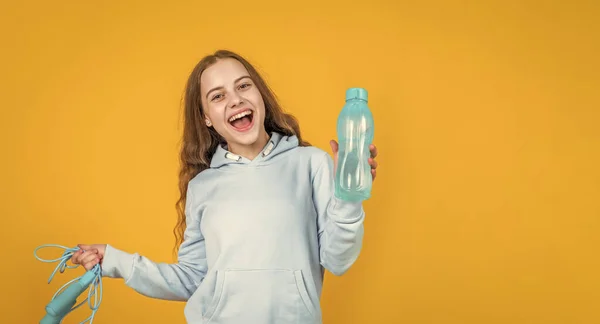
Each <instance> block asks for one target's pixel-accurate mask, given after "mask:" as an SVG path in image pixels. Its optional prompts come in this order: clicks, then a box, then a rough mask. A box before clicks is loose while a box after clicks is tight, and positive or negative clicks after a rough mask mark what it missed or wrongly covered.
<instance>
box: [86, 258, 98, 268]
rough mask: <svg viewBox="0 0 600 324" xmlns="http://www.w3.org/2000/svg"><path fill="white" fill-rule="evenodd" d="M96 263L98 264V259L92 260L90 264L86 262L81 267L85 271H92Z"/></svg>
mask: <svg viewBox="0 0 600 324" xmlns="http://www.w3.org/2000/svg"><path fill="white" fill-rule="evenodd" d="M98 262H100V260H99V259H98V258H96V259H93V260H92V261H90V262H87V263H85V264H84V265H83V267H84V268H85V270H90V269H92V268H93V267H94V266H95V265H96V264H98Z"/></svg>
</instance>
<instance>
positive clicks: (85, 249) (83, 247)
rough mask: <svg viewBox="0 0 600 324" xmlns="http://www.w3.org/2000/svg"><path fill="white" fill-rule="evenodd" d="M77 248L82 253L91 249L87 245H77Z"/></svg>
mask: <svg viewBox="0 0 600 324" xmlns="http://www.w3.org/2000/svg"><path fill="white" fill-rule="evenodd" d="M77 247H78V248H80V249H82V250H84V251H88V250H91V249H92V246H91V245H87V244H77Z"/></svg>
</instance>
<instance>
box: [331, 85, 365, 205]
mask: <svg viewBox="0 0 600 324" xmlns="http://www.w3.org/2000/svg"><path fill="white" fill-rule="evenodd" d="M367 103H368V93H367V90H365V89H363V88H350V89H348V90H346V104H345V105H344V107H343V108H342V111H341V112H340V114H339V116H338V120H337V137H338V144H339V149H338V164H337V169H336V174H335V196H336V197H337V198H339V199H341V200H345V201H352V202H357V201H363V200H367V199H369V198H370V196H371V185H372V182H373V178H372V175H371V166H370V165H369V157H371V151H370V150H369V145H371V143H372V142H373V136H374V132H375V124H374V121H373V115H372V114H371V111H370V110H369V106H368V105H367Z"/></svg>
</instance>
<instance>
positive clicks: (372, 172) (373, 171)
mask: <svg viewBox="0 0 600 324" xmlns="http://www.w3.org/2000/svg"><path fill="white" fill-rule="evenodd" d="M371 175H372V176H373V180H375V177H376V176H377V171H376V170H375V169H372V170H371Z"/></svg>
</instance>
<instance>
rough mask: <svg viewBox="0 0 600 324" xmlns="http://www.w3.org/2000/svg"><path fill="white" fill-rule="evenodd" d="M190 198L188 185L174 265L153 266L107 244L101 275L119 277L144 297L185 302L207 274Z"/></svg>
mask: <svg viewBox="0 0 600 324" xmlns="http://www.w3.org/2000/svg"><path fill="white" fill-rule="evenodd" d="M194 198H195V197H194V195H193V193H192V192H191V186H188V196H187V200H186V208H185V213H186V224H187V228H186V230H185V233H184V237H183V242H182V244H181V246H180V248H179V253H178V261H177V263H174V264H169V263H157V262H154V261H152V260H150V259H148V258H147V257H144V256H142V255H140V254H138V253H128V252H125V251H122V250H119V249H117V248H115V247H114V246H111V245H107V246H106V252H105V254H104V258H103V261H102V276H104V277H108V278H122V279H124V280H125V284H126V285H127V286H129V287H131V288H133V289H134V290H135V291H137V292H138V293H140V294H142V295H145V296H147V297H152V298H157V299H164V300H174V301H186V300H188V299H189V298H190V296H191V295H192V294H193V293H194V291H196V288H197V287H198V285H200V283H201V282H202V280H203V279H204V276H205V275H206V271H207V263H206V252H205V245H204V238H203V236H202V233H201V231H200V217H199V214H200V213H199V207H198V204H197V203H196V202H195V201H194Z"/></svg>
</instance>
